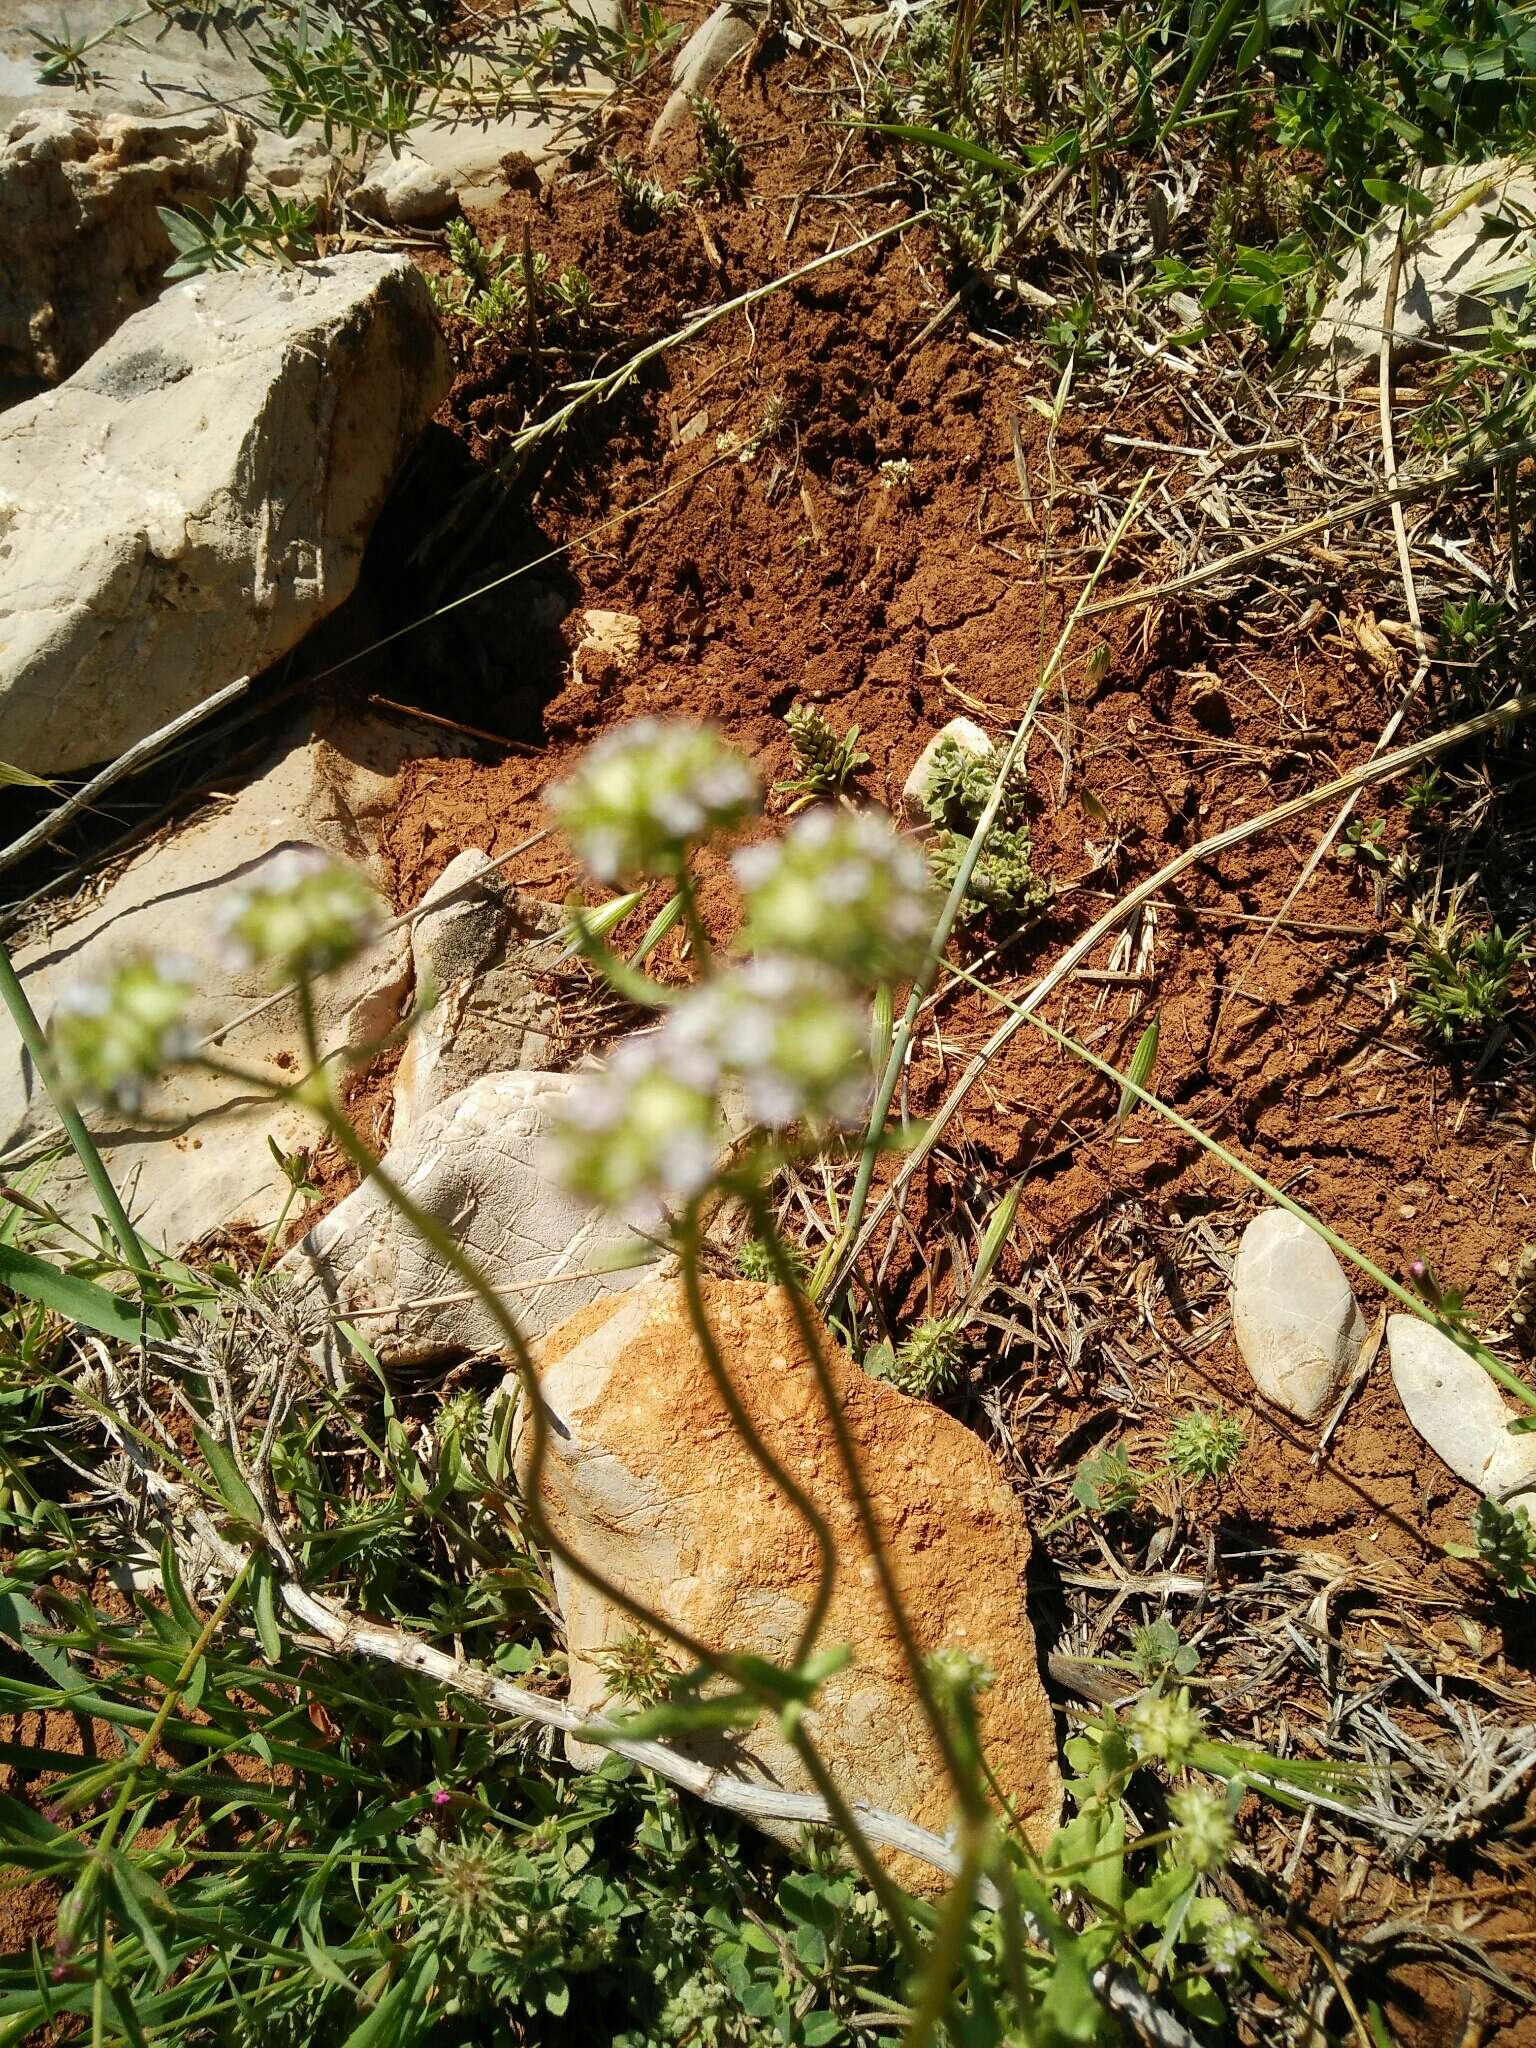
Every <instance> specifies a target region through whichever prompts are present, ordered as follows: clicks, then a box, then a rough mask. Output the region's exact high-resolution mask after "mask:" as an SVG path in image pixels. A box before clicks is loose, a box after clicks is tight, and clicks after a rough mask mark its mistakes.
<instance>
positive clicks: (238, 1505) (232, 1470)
mask: <svg viewBox="0 0 1536 2048" xmlns="http://www.w3.org/2000/svg"><path fill="white" fill-rule="evenodd" d="M192 1434H193V1435H194V1436H195V1437H196V1438H197V1447H198V1449H199V1450H200V1451H201V1452H202V1454H203V1457H204V1459H205V1460H206V1461H207V1465H208V1469H209V1471H210V1472H211V1473H212V1474H213V1483H214V1485H215V1486H216V1487H217V1488H218V1490H219V1498H220V1499H221V1500H222V1501H223V1503H224V1505H225V1507H227V1508H228V1509H229V1511H230V1513H231V1514H232V1515H238V1516H239V1517H240V1519H241V1521H243V1522H249V1523H250V1524H251V1526H252V1528H254V1529H259V1528H260V1527H261V1503H260V1501H258V1500H257V1498H256V1496H255V1494H254V1493H252V1491H251V1489H250V1488H249V1487H248V1486H247V1485H246V1483H245V1480H244V1478H243V1477H242V1475H241V1472H240V1467H239V1466H238V1465H237V1464H236V1463H235V1461H234V1458H233V1457H232V1456H231V1454H230V1451H229V1447H228V1446H227V1445H226V1444H221V1443H220V1442H219V1440H218V1438H217V1437H215V1436H210V1435H209V1433H208V1431H207V1430H206V1429H202V1428H200V1427H199V1426H198V1425H197V1424H196V1423H194V1424H193V1425H192Z"/></svg>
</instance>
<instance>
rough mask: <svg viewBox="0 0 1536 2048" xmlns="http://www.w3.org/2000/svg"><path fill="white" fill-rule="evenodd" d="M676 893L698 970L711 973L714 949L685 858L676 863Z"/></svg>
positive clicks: (713, 963) (705, 973) (712, 970)
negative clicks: (705, 926)
mask: <svg viewBox="0 0 1536 2048" xmlns="http://www.w3.org/2000/svg"><path fill="white" fill-rule="evenodd" d="M677 893H678V898H679V900H680V901H681V903H682V906H683V921H684V922H685V923H686V925H687V927H688V938H689V941H690V943H691V944H692V947H693V957H694V959H695V960H696V961H697V962H698V964H699V972H700V973H701V974H704V975H708V974H712V973H713V972H714V967H715V949H714V945H713V943H712V942H711V939H710V936H709V933H708V932H707V931H706V930H705V928H704V919H703V916H702V915H701V913H700V910H699V892H698V889H697V888H696V887H695V885H694V879H693V876H692V875H691V874H690V873H689V872H688V863H687V861H686V860H680V861H679V862H678V864H677Z"/></svg>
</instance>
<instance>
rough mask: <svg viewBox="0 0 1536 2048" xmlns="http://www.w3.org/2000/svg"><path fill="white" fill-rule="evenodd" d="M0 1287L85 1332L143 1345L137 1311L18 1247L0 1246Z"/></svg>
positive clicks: (94, 1286) (92, 1285)
mask: <svg viewBox="0 0 1536 2048" xmlns="http://www.w3.org/2000/svg"><path fill="white" fill-rule="evenodd" d="M0 1287H8V1288H9V1289H10V1291H11V1292H12V1294H19V1295H21V1296H23V1297H24V1298H25V1299H26V1300H27V1301H36V1302H41V1303H42V1305H43V1307H44V1308H51V1309H52V1310H53V1311H54V1312H55V1313H56V1314H57V1315H61V1316H68V1318H69V1320H70V1321H71V1322H72V1323H78V1324H79V1325H80V1326H81V1328H82V1329H86V1330H99V1331H100V1332H101V1334H102V1336H104V1337H120V1338H121V1339H122V1340H123V1342H124V1343H127V1344H137V1343H138V1341H139V1336H140V1317H139V1312H138V1310H137V1309H136V1308H133V1307H131V1306H130V1305H129V1304H128V1303H127V1302H124V1301H119V1300H118V1298H117V1296H116V1295H115V1294H108V1292H107V1290H106V1289H105V1288H104V1287H97V1286H96V1285H95V1283H94V1282H92V1281H90V1280H82V1279H81V1278H80V1277H79V1275H78V1274H76V1273H65V1272H62V1271H61V1270H60V1269H59V1267H57V1266H53V1265H50V1264H49V1262H48V1261H47V1260H46V1259H39V1258H35V1257H34V1256H33V1254H32V1253H31V1252H19V1251H17V1250H16V1248H15V1246H14V1245H9V1244H0Z"/></svg>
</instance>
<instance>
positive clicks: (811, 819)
mask: <svg viewBox="0 0 1536 2048" xmlns="http://www.w3.org/2000/svg"><path fill="white" fill-rule="evenodd" d="M735 868H736V875H737V879H738V881H739V882H740V883H741V886H742V890H743V892H744V893H745V896H746V899H747V943H748V944H749V945H750V946H751V948H752V949H753V951H754V952H758V953H790V954H798V955H801V956H804V957H808V958H810V959H813V960H819V961H821V962H823V963H824V964H825V965H827V966H829V967H835V968H838V969H841V970H842V971H843V972H844V973H847V974H850V975H853V976H854V977H855V978H856V979H857V980H860V981H903V980H905V979H907V978H908V977H909V976H910V975H912V974H914V973H916V971H917V969H918V967H919V966H920V965H921V963H922V958H923V951H924V947H925V945H926V942H927V939H928V935H929V933H930V931H931V930H932V929H933V924H934V920H935V919H936V917H937V916H938V910H939V905H938V901H937V899H936V897H935V896H934V893H933V889H932V887H931V884H930V881H929V875H928V866H927V863H926V862H925V861H924V859H923V857H922V855H921V853H919V851H918V849H917V848H916V847H915V846H914V845H913V844H912V842H911V841H910V840H908V839H903V838H901V837H900V836H899V835H898V834H897V833H896V831H895V830H894V829H893V827H892V826H891V823H890V820H889V819H888V818H887V817H886V816H885V814H884V813H883V812H875V811H857V812H853V813H850V812H847V811H841V810H834V809H832V808H830V807H823V808H822V809H820V810H816V811H808V812H807V813H806V815H805V816H804V817H803V818H801V819H799V820H798V822H797V823H795V824H794V825H792V826H791V827H790V829H789V831H788V832H787V833H786V834H785V836H784V838H783V839H782V840H780V841H778V842H777V843H776V844H773V845H763V846H748V847H744V848H743V849H742V851H741V852H740V853H739V854H737V856H736V859H735Z"/></svg>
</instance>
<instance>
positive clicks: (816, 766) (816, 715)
mask: <svg viewBox="0 0 1536 2048" xmlns="http://www.w3.org/2000/svg"><path fill="white" fill-rule="evenodd" d="M784 723H785V725H786V726H788V728H789V738H790V744H791V745H792V746H793V747H794V750H795V766H796V767H797V769H798V770H799V773H798V774H797V775H795V776H793V777H791V779H790V780H789V781H787V782H777V783H775V784H774V788H775V790H776V791H777V792H778V793H779V794H780V795H782V796H793V797H794V798H795V799H796V801H795V802H794V803H793V804H792V805H791V806H790V811H791V814H793V813H794V812H795V811H797V810H800V809H801V808H802V807H803V806H804V805H806V804H810V803H815V802H817V801H819V800H821V799H823V798H828V797H833V798H835V797H840V796H844V795H846V794H847V793H848V792H849V790H850V788H851V786H852V784H853V782H854V781H855V779H856V777H857V776H858V775H859V773H860V771H861V770H862V769H865V768H867V767H868V766H869V756H868V754H866V753H865V751H864V749H863V748H862V747H861V746H860V745H859V728H858V727H857V726H856V725H850V726H849V727H848V729H847V731H846V732H842V733H838V732H836V731H834V730H833V727H832V725H831V722H830V721H829V719H828V718H827V716H826V713H825V712H823V711H822V710H821V709H820V707H819V706H817V705H815V704H796V705H795V706H794V707H793V708H792V709H791V710H789V711H788V712H786V713H785V716H784Z"/></svg>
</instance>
